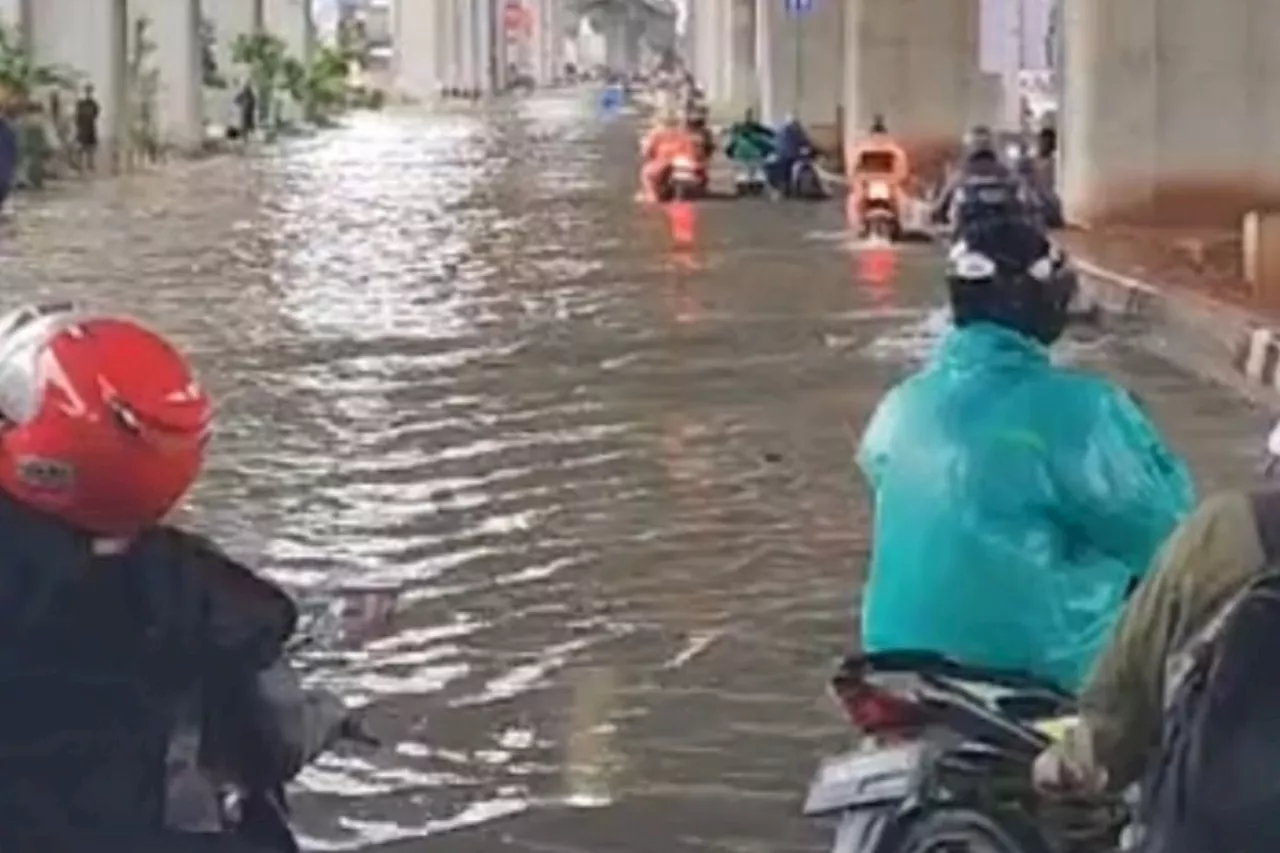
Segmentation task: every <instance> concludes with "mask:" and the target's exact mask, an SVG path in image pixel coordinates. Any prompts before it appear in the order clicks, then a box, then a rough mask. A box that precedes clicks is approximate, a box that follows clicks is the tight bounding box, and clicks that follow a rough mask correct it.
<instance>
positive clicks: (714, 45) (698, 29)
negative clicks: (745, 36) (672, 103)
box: [690, 0, 733, 106]
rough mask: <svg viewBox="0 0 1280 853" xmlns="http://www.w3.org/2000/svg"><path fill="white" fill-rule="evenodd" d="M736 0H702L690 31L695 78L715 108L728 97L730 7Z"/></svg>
mask: <svg viewBox="0 0 1280 853" xmlns="http://www.w3.org/2000/svg"><path fill="white" fill-rule="evenodd" d="M732 2H733V0H702V3H700V4H698V10H697V12H696V14H695V17H694V19H693V27H692V29H691V30H690V32H691V34H692V40H693V55H694V63H693V69H692V70H693V76H694V78H695V79H696V80H697V81H698V85H699V86H701V87H702V90H703V91H704V92H705V93H706V96H707V100H708V101H709V102H710V103H711V104H713V105H716V106H719V105H721V104H723V102H724V101H726V100H728V97H729V89H730V82H729V68H728V65H729V54H730V33H729V19H730V16H729V12H728V10H729V7H730V5H731V3H732Z"/></svg>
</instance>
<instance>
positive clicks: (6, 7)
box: [0, 0, 31, 44]
mask: <svg viewBox="0 0 1280 853" xmlns="http://www.w3.org/2000/svg"><path fill="white" fill-rule="evenodd" d="M30 5H31V3H30V0H0V26H3V27H4V28H5V29H6V30H7V31H8V32H9V34H10V36H12V37H13V38H15V39H17V41H18V43H19V44H24V43H25V42H26V40H27V38H28V36H29V31H28V27H27V24H28V22H29V21H30V19H31V13H30V10H29V7H30Z"/></svg>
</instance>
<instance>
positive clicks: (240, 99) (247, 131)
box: [236, 80, 258, 142]
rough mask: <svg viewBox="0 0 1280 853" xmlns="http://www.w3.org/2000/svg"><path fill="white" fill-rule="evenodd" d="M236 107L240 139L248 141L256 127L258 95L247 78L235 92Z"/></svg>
mask: <svg viewBox="0 0 1280 853" xmlns="http://www.w3.org/2000/svg"><path fill="white" fill-rule="evenodd" d="M236 107H237V108H238V109H239V110H240V128H239V129H240V139H241V141H243V142H248V141H249V136H250V135H251V134H252V133H253V132H254V131H255V130H257V129H258V95H257V93H256V92H254V91H253V83H252V82H251V81H249V80H246V81H245V84H244V85H243V86H241V87H240V91H239V93H237V94H236Z"/></svg>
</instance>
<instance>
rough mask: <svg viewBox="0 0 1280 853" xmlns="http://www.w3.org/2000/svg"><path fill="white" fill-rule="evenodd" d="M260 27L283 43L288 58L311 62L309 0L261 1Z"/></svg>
mask: <svg viewBox="0 0 1280 853" xmlns="http://www.w3.org/2000/svg"><path fill="white" fill-rule="evenodd" d="M215 2H216V0H215ZM262 26H263V29H265V30H266V31H267V32H269V33H271V34H272V35H273V36H275V37H276V38H278V39H280V40H281V41H283V42H284V44H285V49H286V50H287V51H288V52H289V56H292V57H293V58H294V59H299V60H301V61H303V62H310V61H311V58H312V55H313V54H314V53H315V42H316V37H315V22H314V20H313V19H312V16H311V0H262Z"/></svg>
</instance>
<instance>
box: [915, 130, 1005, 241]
mask: <svg viewBox="0 0 1280 853" xmlns="http://www.w3.org/2000/svg"><path fill="white" fill-rule="evenodd" d="M1025 201H1026V194H1025V192H1024V189H1023V187H1022V185H1021V182H1020V181H1019V180H1018V178H1017V177H1016V176H1015V175H1014V174H1013V173H1012V172H1011V171H1010V170H1009V167H1008V166H1006V165H1005V163H1004V162H1003V161H1002V160H1001V159H1000V153H999V151H997V150H996V140H995V136H994V135H993V134H992V132H991V129H990V128H988V127H986V126H984V125H978V126H977V127H974V128H973V129H972V130H970V131H969V132H968V133H967V134H966V135H965V141H964V154H963V155H962V158H961V162H960V167H959V169H958V170H957V171H956V173H955V175H954V176H953V177H952V178H951V180H950V181H949V182H948V184H947V185H946V186H945V187H944V188H943V190H942V192H941V193H940V194H939V196H938V199H937V201H936V203H935V204H934V208H933V213H932V215H931V219H932V220H933V221H934V222H935V223H937V224H939V225H943V224H949V225H951V226H952V228H954V229H959V228H961V227H963V225H964V224H965V223H967V222H969V221H972V220H981V219H987V218H992V219H1007V218H1010V217H1014V216H1022V215H1025Z"/></svg>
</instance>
